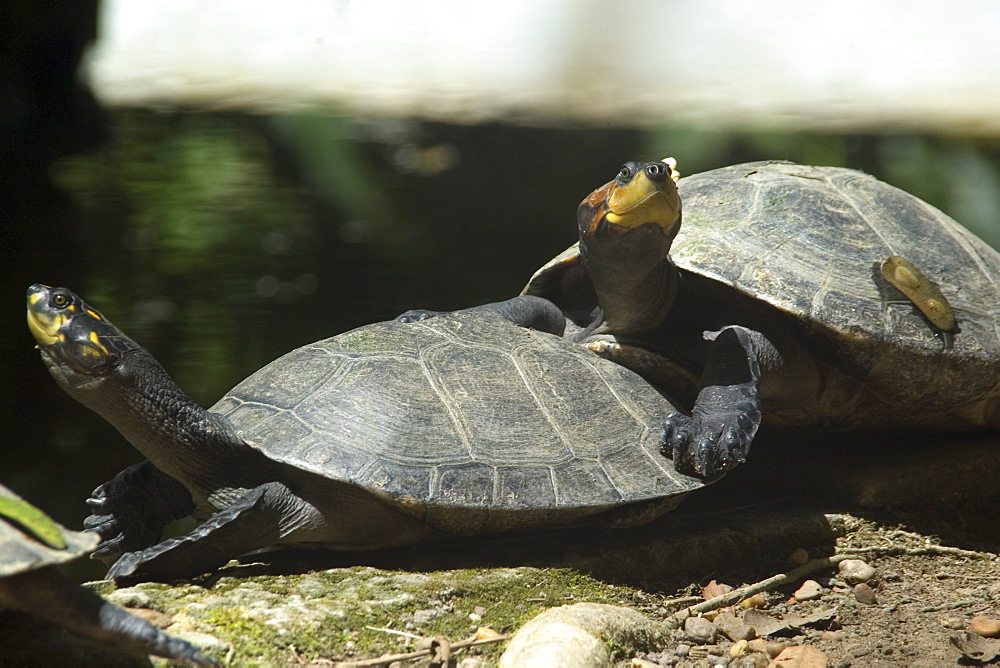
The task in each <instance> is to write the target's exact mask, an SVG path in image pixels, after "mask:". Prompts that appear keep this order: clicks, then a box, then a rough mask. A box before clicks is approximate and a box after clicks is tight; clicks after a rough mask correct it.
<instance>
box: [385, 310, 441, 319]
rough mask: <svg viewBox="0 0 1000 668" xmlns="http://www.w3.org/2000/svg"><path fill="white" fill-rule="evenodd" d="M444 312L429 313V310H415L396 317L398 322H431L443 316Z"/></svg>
mask: <svg viewBox="0 0 1000 668" xmlns="http://www.w3.org/2000/svg"><path fill="white" fill-rule="evenodd" d="M441 313H442V311H428V310H427V309H422V308H415V309H410V310H409V311H407V312H405V313H400V314H399V315H397V316H396V322H420V321H421V320H429V319H431V318H434V317H436V316H439V315H441Z"/></svg>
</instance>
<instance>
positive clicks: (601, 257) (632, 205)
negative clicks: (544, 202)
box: [577, 158, 681, 334]
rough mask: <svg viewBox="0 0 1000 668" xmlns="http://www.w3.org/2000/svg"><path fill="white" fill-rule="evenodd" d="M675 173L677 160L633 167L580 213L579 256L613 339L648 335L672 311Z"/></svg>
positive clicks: (677, 207)
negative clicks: (671, 253)
mask: <svg viewBox="0 0 1000 668" xmlns="http://www.w3.org/2000/svg"><path fill="white" fill-rule="evenodd" d="M676 165H677V163H676V162H675V161H674V160H673V159H672V158H667V159H665V160H660V161H657V162H627V163H625V166H624V167H622V168H621V171H619V172H618V176H617V177H615V179H614V180H613V181H611V182H610V183H608V184H606V185H604V186H602V187H601V188H598V189H597V190H595V191H594V192H592V193H591V194H590V195H589V196H588V197H587V198H586V199H585V200H583V202H582V203H581V204H580V208H579V209H578V211H577V222H578V223H579V226H580V256H581V257H582V259H583V262H584V265H585V266H586V268H587V274H588V275H589V276H590V279H591V281H592V283H593V286H594V291H595V293H596V295H597V300H598V302H599V303H600V306H601V311H602V313H603V318H604V320H605V323H604V325H602V329H603V330H604V331H606V332H608V333H613V334H624V333H633V332H645V331H647V330H649V329H650V328H652V327H655V326H656V325H657V324H658V323H659V322H661V321H662V320H663V319H664V318H665V317H666V315H667V314H668V313H669V312H670V309H671V308H672V307H673V303H674V298H675V296H676V294H677V280H676V271H677V270H676V268H675V267H674V265H673V263H672V262H671V260H670V245H671V244H672V243H673V240H674V237H675V236H676V235H677V230H678V229H679V228H680V224H681V199H680V195H679V194H678V192H677V183H676V180H677V177H678V174H677V169H676ZM595 331H597V330H595Z"/></svg>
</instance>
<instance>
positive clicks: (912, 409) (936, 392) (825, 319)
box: [521, 159, 1000, 477]
mask: <svg viewBox="0 0 1000 668" xmlns="http://www.w3.org/2000/svg"><path fill="white" fill-rule="evenodd" d="M677 177H678V174H677V173H676V163H675V162H673V161H671V160H670V159H667V160H664V161H653V162H639V161H632V162H628V163H626V164H625V165H624V166H623V167H622V168H621V170H620V172H619V173H618V175H617V176H616V178H615V179H614V180H612V181H611V182H609V183H607V184H605V185H604V186H602V187H601V188H598V189H597V190H595V191H594V192H593V193H591V194H590V195H589V196H588V197H587V198H585V199H584V200H583V202H582V203H581V205H580V207H579V210H578V216H577V218H578V228H579V241H578V242H577V244H574V245H573V246H571V247H570V248H569V249H568V250H566V251H564V252H563V253H562V254H560V255H558V256H557V257H555V258H554V259H553V260H551V261H549V262H548V263H546V264H545V265H544V266H543V267H542V268H541V269H539V270H538V271H537V272H536V273H535V274H534V275H533V276H532V277H531V279H530V280H529V281H528V283H527V285H526V286H525V288H524V290H523V291H522V295H524V296H530V297H531V298H532V299H529V300H528V301H527V302H526V304H525V305H522V306H521V310H522V312H527V314H524V313H523V314H522V317H529V315H530V312H531V311H532V310H534V308H535V307H533V306H532V304H534V303H535V300H534V298H535V297H543V298H545V299H547V300H549V301H551V302H553V303H555V304H556V305H558V306H559V307H560V308H561V309H562V311H563V313H564V315H565V316H566V317H567V322H568V325H569V326H568V328H567V335H568V336H571V337H572V338H574V339H575V340H577V341H579V342H581V343H583V344H584V345H585V346H587V347H589V348H590V349H591V350H594V351H595V352H598V353H599V354H601V355H602V356H604V357H607V358H609V359H612V360H615V361H617V362H619V363H621V364H624V365H626V366H628V367H630V368H632V369H634V370H636V371H637V372H639V373H640V374H641V375H643V376H644V377H646V378H647V379H649V380H650V381H651V382H653V383H654V384H656V385H657V386H658V387H660V388H661V389H662V390H663V391H664V392H665V393H666V394H668V396H670V397H671V398H672V399H673V400H674V401H676V402H677V403H678V404H679V405H680V406H681V407H682V408H684V409H686V410H684V411H681V412H678V413H675V414H672V415H670V416H669V417H668V418H667V420H666V424H665V432H666V433H665V447H666V450H665V454H667V455H668V456H670V457H672V459H673V460H674V464H675V466H676V467H677V468H678V470H681V471H685V472H688V473H694V474H697V475H702V476H709V477H711V476H715V475H719V474H720V473H721V472H724V471H726V470H729V469H730V468H732V467H733V466H735V465H737V464H739V463H741V462H743V461H745V459H746V456H747V452H748V450H749V447H750V444H751V442H752V439H753V437H754V435H755V433H756V431H757V429H758V427H759V426H760V425H761V424H764V425H765V426H767V427H768V428H772V427H773V428H775V429H791V430H799V431H801V430H804V429H812V430H820V429H821V430H828V431H833V430H838V429H861V430H870V431H882V430H896V431H899V430H919V431H928V430H930V431H934V430H938V431H974V430H984V431H988V430H995V429H996V428H997V427H998V426H1000V254H998V253H997V252H996V251H995V250H994V249H993V248H992V247H990V246H988V245H987V244H986V243H985V242H983V241H982V240H980V239H979V238H978V237H976V236H975V235H974V234H972V233H971V232H970V231H968V230H967V229H965V228H964V227H962V226H961V225H960V224H959V223H957V222H956V221H955V220H953V219H952V218H950V217H948V216H947V215H946V214H944V213H942V212H941V211H940V210H938V209H936V208H934V207H933V206H931V205H930V204H928V203H926V202H924V201H922V200H920V199H919V198H917V197H915V196H913V195H911V194H909V193H907V192H905V191H903V190H900V189H898V188H896V187H894V186H891V185H889V184H887V183H885V182H883V181H880V180H878V179H876V178H874V177H872V176H870V175H868V174H865V173H863V172H860V171H856V170H852V169H847V168H841V167H822V166H808V165H800V164H795V163H791V162H786V161H759V162H751V163H746V164H739V165H733V166H729V167H723V168H720V169H715V170H711V171H707V172H703V173H700V174H695V175H692V176H687V177H685V178H681V179H679V180H678V178H677ZM682 201H683V211H684V224H683V225H681V202H682Z"/></svg>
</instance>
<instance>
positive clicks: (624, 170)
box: [618, 165, 632, 181]
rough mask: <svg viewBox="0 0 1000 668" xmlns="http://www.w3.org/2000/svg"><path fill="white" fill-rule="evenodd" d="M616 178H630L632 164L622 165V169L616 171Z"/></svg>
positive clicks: (626, 179)
mask: <svg viewBox="0 0 1000 668" xmlns="http://www.w3.org/2000/svg"><path fill="white" fill-rule="evenodd" d="M618 178H619V179H621V180H622V181H628V180H629V179H630V178H632V165H625V166H624V167H622V171H620V172H618Z"/></svg>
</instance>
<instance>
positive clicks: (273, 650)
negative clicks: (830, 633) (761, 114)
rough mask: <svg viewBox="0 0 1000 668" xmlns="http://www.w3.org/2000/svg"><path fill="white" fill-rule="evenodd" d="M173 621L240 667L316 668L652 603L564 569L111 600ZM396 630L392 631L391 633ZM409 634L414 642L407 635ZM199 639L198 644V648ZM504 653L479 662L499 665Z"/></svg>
mask: <svg viewBox="0 0 1000 668" xmlns="http://www.w3.org/2000/svg"><path fill="white" fill-rule="evenodd" d="M109 598H110V599H111V600H113V601H117V602H119V603H121V604H124V605H132V606H135V605H136V604H138V605H140V606H141V607H148V608H151V609H154V610H157V611H159V612H162V613H164V614H166V615H168V616H169V617H170V618H171V619H172V620H173V624H172V625H171V626H170V627H168V631H169V632H171V633H176V634H177V635H180V636H182V637H183V636H185V634H188V633H190V632H195V633H207V634H210V635H211V636H214V637H215V638H217V639H218V640H219V641H221V643H220V644H219V646H218V647H217V648H215V649H213V648H211V647H210V648H208V650H209V653H210V654H212V655H213V656H214V657H215V658H216V659H218V660H220V661H222V662H224V663H227V664H231V665H245V664H248V663H250V664H254V663H261V664H287V663H309V662H313V661H321V660H324V659H326V660H334V661H336V660H349V659H351V658H370V657H375V656H379V655H381V654H385V653H395V652H405V651H408V650H409V649H410V648H411V647H412V645H413V642H414V640H415V638H414V637H413V636H439V635H440V636H445V637H448V638H450V639H452V640H453V641H455V640H460V639H462V638H466V637H468V636H469V635H471V634H473V633H474V632H475V631H476V628H477V627H480V626H484V627H489V628H492V629H493V630H495V631H497V632H499V633H509V632H513V631H514V630H516V629H517V628H518V627H520V626H521V625H522V624H523V623H524V622H526V621H527V620H528V619H530V618H532V617H534V616H535V615H536V614H538V613H539V612H541V611H542V610H544V609H546V608H548V607H552V606H556V605H562V604H565V603H569V602H576V601H596V602H605V603H615V604H625V605H636V604H641V603H642V601H643V600H645V599H647V598H650V597H648V596H647V595H645V594H643V593H641V592H639V591H638V590H635V589H632V588H629V587H623V586H613V585H608V584H605V583H602V582H599V581H597V580H595V579H592V578H590V577H587V576H585V575H581V574H580V573H578V572H576V571H573V570H570V569H559V568H544V569H540V568H497V569H486V570H480V569H459V570H449V571H432V572H426V573H409V572H402V571H388V570H381V569H376V568H368V567H351V568H341V569H329V570H324V571H318V572H313V573H307V574H300V575H281V576H278V575H262V576H252V577H226V576H223V577H221V578H218V579H216V580H215V581H214V582H212V583H211V584H210V586H201V585H194V584H191V585H183V586H177V587H168V586H166V585H161V584H152V583H149V584H141V585H137V586H135V587H130V588H126V589H120V590H118V591H115V592H113V593H111V594H110V595H109ZM385 629H389V630H385ZM392 631H401V632H405V633H407V634H411V635H399V634H396V633H392ZM197 639H198V638H197V637H192V640H194V641H197ZM501 649H502V648H501V647H493V646H489V645H487V646H483V647H480V648H477V649H476V650H474V651H475V652H476V653H480V654H483V655H485V656H486V657H488V658H494V657H496V656H498V655H499V652H500V651H501Z"/></svg>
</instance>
